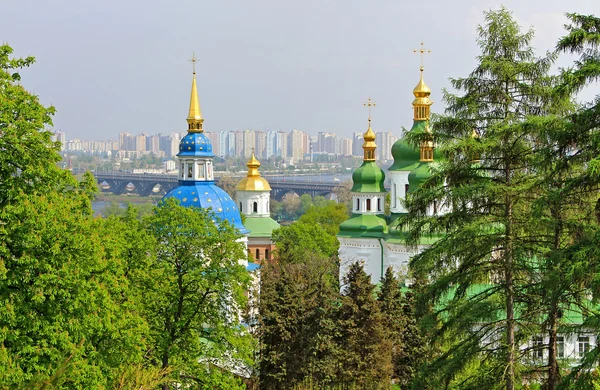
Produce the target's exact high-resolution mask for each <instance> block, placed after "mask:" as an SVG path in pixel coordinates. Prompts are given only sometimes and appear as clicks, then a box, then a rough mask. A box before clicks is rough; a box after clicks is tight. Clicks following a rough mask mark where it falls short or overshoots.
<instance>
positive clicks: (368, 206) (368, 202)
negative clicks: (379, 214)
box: [367, 199, 371, 211]
mask: <svg viewBox="0 0 600 390" xmlns="http://www.w3.org/2000/svg"><path fill="white" fill-rule="evenodd" d="M367 211H371V199H367Z"/></svg>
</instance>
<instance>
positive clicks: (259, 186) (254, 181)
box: [236, 149, 271, 191]
mask: <svg viewBox="0 0 600 390" xmlns="http://www.w3.org/2000/svg"><path fill="white" fill-rule="evenodd" d="M246 166H247V167H248V174H247V175H246V177H245V178H243V179H242V180H240V182H239V183H238V185H237V187H236V190H238V191H271V186H270V185H269V182H268V181H267V180H266V179H265V178H264V177H262V176H260V172H259V171H258V168H259V167H260V161H258V160H257V158H256V156H255V155H254V149H252V156H250V160H248V162H247V163H246Z"/></svg>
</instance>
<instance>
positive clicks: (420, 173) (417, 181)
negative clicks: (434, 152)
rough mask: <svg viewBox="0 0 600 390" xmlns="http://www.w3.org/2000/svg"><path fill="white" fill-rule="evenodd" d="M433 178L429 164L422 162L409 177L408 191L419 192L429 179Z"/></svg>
mask: <svg viewBox="0 0 600 390" xmlns="http://www.w3.org/2000/svg"><path fill="white" fill-rule="evenodd" d="M430 177H431V170H430V169H429V162H422V163H420V164H419V166H418V167H416V168H415V169H413V170H412V171H410V174H409V175H408V191H409V192H413V191H415V190H417V189H418V188H419V187H421V185H422V184H423V183H425V181H427V179H429V178H430Z"/></svg>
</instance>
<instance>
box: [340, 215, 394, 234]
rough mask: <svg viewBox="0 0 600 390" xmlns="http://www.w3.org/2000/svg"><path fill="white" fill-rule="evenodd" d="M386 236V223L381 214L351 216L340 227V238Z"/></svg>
mask: <svg viewBox="0 0 600 390" xmlns="http://www.w3.org/2000/svg"><path fill="white" fill-rule="evenodd" d="M386 234H387V223H386V220H385V217H384V216H383V215H381V214H352V216H351V217H350V218H349V219H347V220H345V221H344V222H342V224H341V225H340V232H339V233H338V236H340V237H352V238H358V237H379V238H383V237H384V236H385V235H386Z"/></svg>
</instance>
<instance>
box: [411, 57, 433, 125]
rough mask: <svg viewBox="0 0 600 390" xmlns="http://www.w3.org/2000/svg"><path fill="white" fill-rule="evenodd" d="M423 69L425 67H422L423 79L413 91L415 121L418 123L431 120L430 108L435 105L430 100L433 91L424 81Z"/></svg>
mask: <svg viewBox="0 0 600 390" xmlns="http://www.w3.org/2000/svg"><path fill="white" fill-rule="evenodd" d="M423 69H424V68H423V66H421V79H420V80H419V84H417V86H416V87H415V89H413V94H414V95H415V100H413V102H412V105H413V109H414V114H415V115H414V118H413V119H414V120H416V121H426V120H429V116H430V108H431V105H432V104H433V102H432V101H431V100H430V99H429V95H431V89H429V87H428V86H427V84H425V81H424V80H423Z"/></svg>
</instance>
